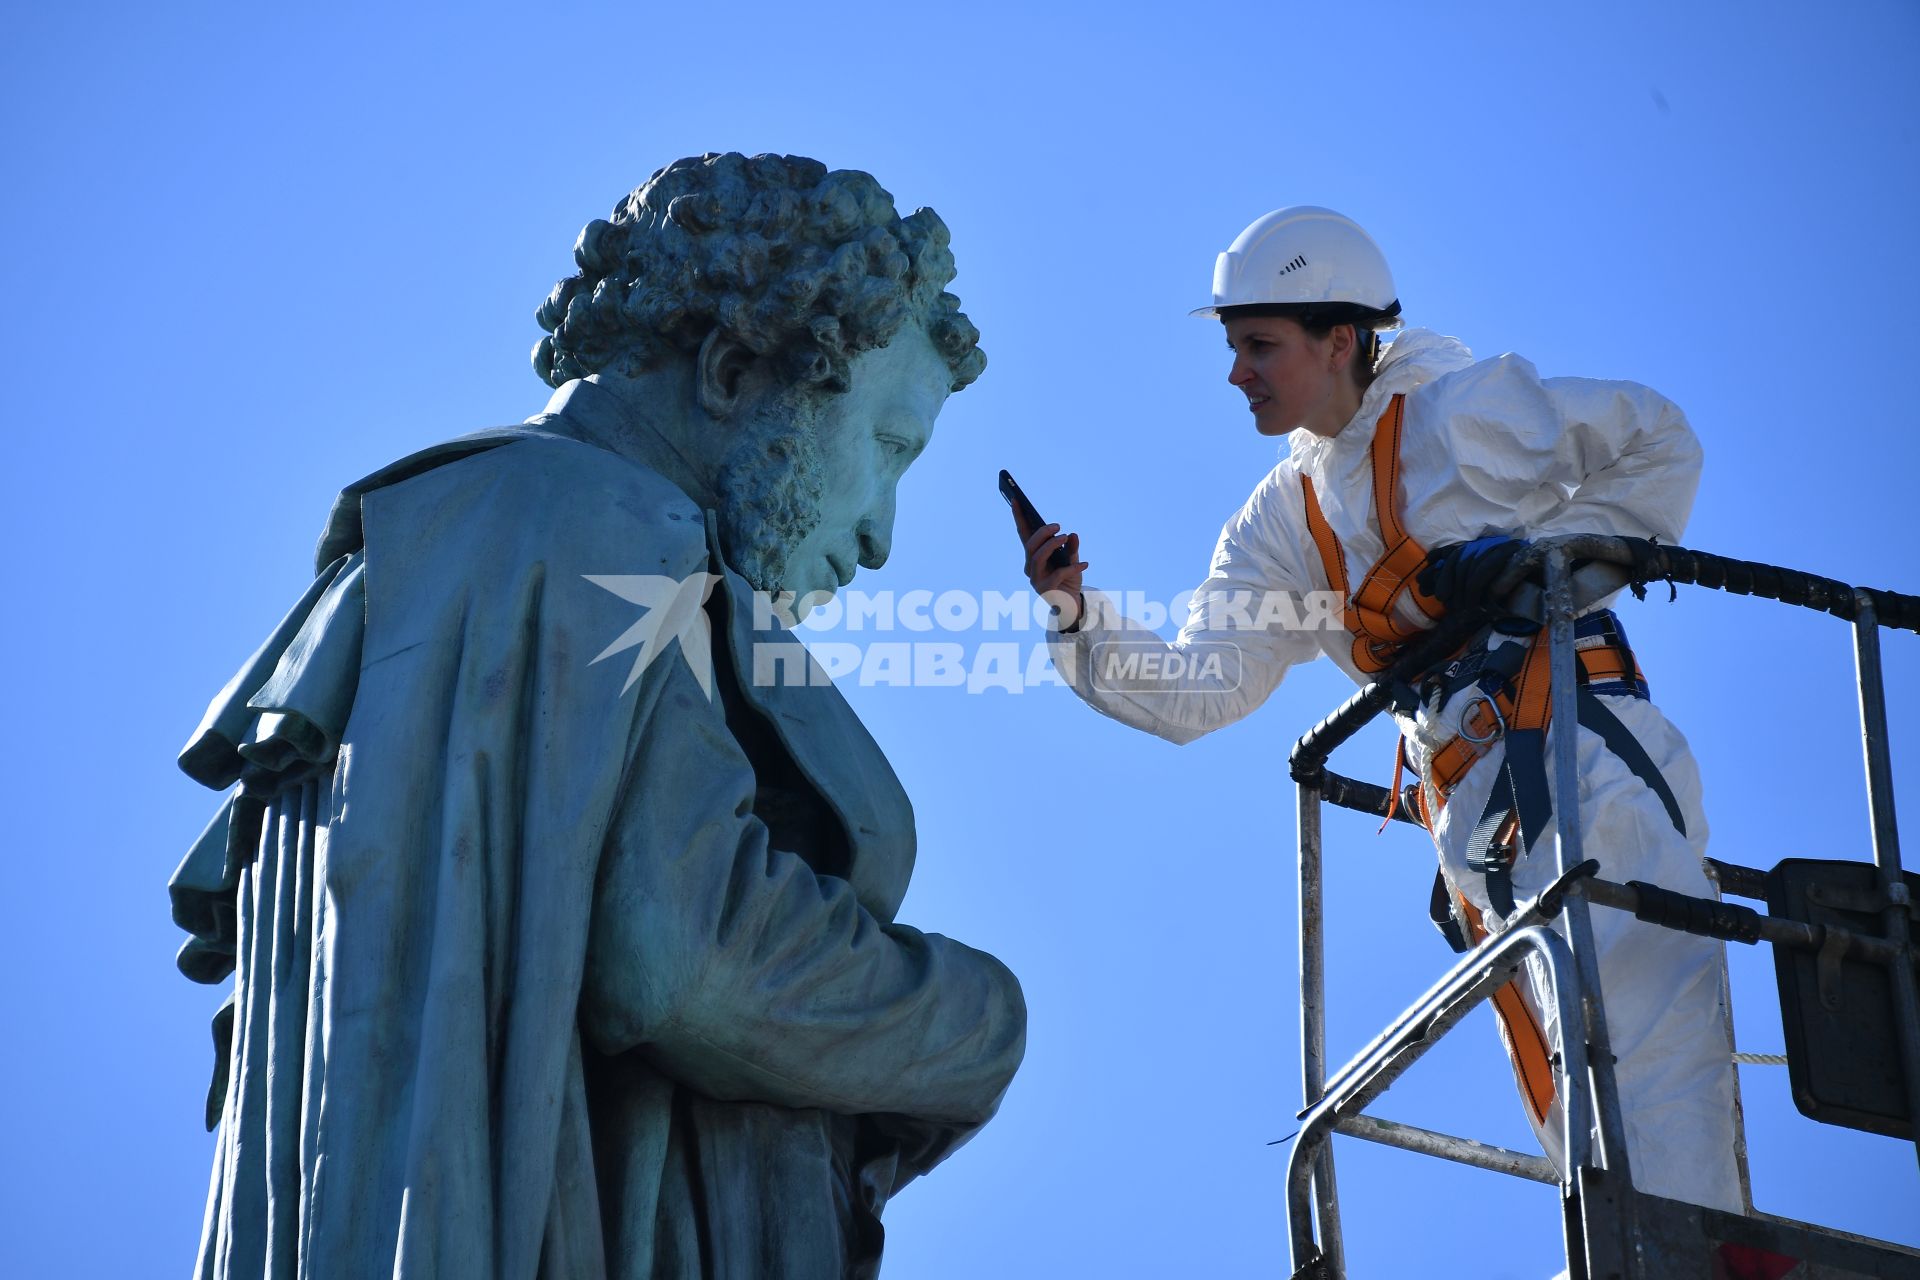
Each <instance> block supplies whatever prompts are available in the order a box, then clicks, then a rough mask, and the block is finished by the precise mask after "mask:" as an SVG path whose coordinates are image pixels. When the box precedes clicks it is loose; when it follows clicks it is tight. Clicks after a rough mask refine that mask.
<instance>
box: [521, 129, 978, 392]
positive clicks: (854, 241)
mask: <svg viewBox="0 0 1920 1280" xmlns="http://www.w3.org/2000/svg"><path fill="white" fill-rule="evenodd" d="M947 243H948V235H947V227H946V224H945V223H944V222H942V221H940V217H939V215H938V214H936V213H934V212H933V210H931V209H920V210H918V211H916V212H915V213H913V214H912V215H910V216H909V217H906V218H902V217H900V216H899V213H898V212H897V211H896V210H895V209H894V205H893V197H892V196H891V195H889V194H887V192H886V191H885V190H884V189H883V188H882V187H881V186H880V184H879V183H877V182H875V181H874V180H873V178H872V177H871V176H870V175H868V174H865V173H861V172H859V171H857V170H850V169H843V170H836V171H834V172H831V173H830V172H828V171H827V167H826V166H825V165H823V164H821V163H820V162H819V161H817V160H808V159H805V158H803V157H800V156H775V155H760V156H753V157H751V158H749V157H747V156H744V155H740V154H738V153H729V154H727V155H705V156H700V157H698V158H694V159H687V160H678V161H675V162H674V163H673V164H670V165H668V166H667V167H666V168H664V169H662V170H660V171H659V172H658V173H656V174H654V175H653V176H652V177H651V178H649V179H647V181H646V183H645V185H643V186H641V187H640V188H639V189H638V190H636V191H635V192H633V194H631V195H629V196H628V197H627V198H626V199H624V200H622V201H621V202H620V203H619V204H618V205H617V206H615V208H614V211H613V214H612V216H611V218H609V219H607V220H604V221H603V220H601V219H598V218H596V219H594V220H593V221H592V222H589V223H588V224H587V226H586V229H585V230H583V231H582V232H581V233H580V239H579V241H578V242H577V243H576V244H575V245H574V250H573V256H574V261H575V262H576V263H577V264H578V265H579V267H580V271H579V273H578V274H577V275H573V276H570V277H568V278H567V279H565V280H562V281H561V282H560V283H559V284H557V285H555V286H554V289H553V292H552V293H551V294H550V295H548V297H547V300H546V301H545V302H543V303H542V304H541V305H540V308H539V310H538V311H537V312H536V313H535V316H536V318H537V319H538V320H539V322H540V327H541V328H542V329H545V330H546V331H547V334H548V336H547V337H544V338H542V339H541V340H540V342H539V344H538V345H537V346H535V348H534V351H533V367H534V370H535V371H536V372H537V373H539V375H540V377H541V378H542V379H544V380H545V381H546V382H547V383H548V384H549V385H551V386H555V387H558V386H560V385H562V384H564V383H566V382H567V381H569V380H571V379H573V378H581V377H585V376H587V375H588V374H591V373H599V372H602V371H605V370H614V371H617V372H621V373H625V374H629V375H633V374H638V373H642V372H645V371H646V370H648V369H652V368H655V367H657V366H659V365H660V364H661V363H662V362H663V361H665V360H666V359H668V358H669V357H671V356H675V355H691V354H692V353H694V352H696V351H698V350H699V348H700V344H701V343H702V342H703V341H704V340H705V339H706V337H707V335H708V334H709V333H711V332H712V331H714V330H716V329H718V330H719V331H721V332H722V333H723V334H725V335H726V336H727V337H729V338H732V339H733V340H735V341H737V342H739V343H740V344H742V345H743V346H745V347H746V348H747V349H749V350H750V351H753V352H754V353H756V354H758V355H760V356H763V357H767V358H770V359H775V360H779V361H781V362H782V363H783V365H784V370H783V372H784V373H785V374H786V375H787V376H788V377H789V378H791V379H792V380H793V381H794V382H795V383H798V384H801V385H810V386H814V387H817V388H820V389H822V390H830V391H844V390H845V389H846V387H847V378H848V373H847V371H848V366H849V364H850V363H851V362H852V359H853V357H855V356H857V355H859V354H860V353H861V352H864V351H870V350H872V349H873V348H875V347H884V346H886V345H887V343H888V342H890V341H891V340H892V339H893V337H894V335H895V334H897V333H899V332H900V330H901V329H902V328H904V327H905V326H906V325H907V324H908V322H910V321H914V322H918V323H919V324H920V325H921V326H923V327H924V328H925V329H926V332H927V336H928V337H929V338H931V339H932V340H933V345H934V349H935V350H937V351H938V352H940V354H941V355H942V356H944V357H945V358H946V361H947V367H948V368H949V369H950V370H951V371H952V374H953V382H952V389H953V390H955V391H958V390H959V389H960V388H962V387H964V386H966V385H967V384H968V383H970V382H972V381H973V380H974V379H975V378H977V377H979V376H980V371H981V370H982V369H983V368H985V367H986V363H987V358H986V356H985V354H984V353H982V352H981V350H980V346H979V342H980V331H979V330H978V329H976V328H974V326H973V324H972V322H971V321H969V320H968V319H967V317H966V316H965V315H964V314H963V313H962V312H961V311H960V300H959V299H958V298H956V297H954V296H953V295H952V294H950V293H946V292H944V287H945V285H946V284H947V282H948V281H950V280H952V279H953V275H954V270H953V254H952V253H951V252H949V250H948V248H947Z"/></svg>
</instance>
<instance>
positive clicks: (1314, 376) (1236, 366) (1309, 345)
mask: <svg viewBox="0 0 1920 1280" xmlns="http://www.w3.org/2000/svg"><path fill="white" fill-rule="evenodd" d="M1226 328H1227V346H1228V347H1229V348H1231V349H1232V351H1233V368H1232V369H1230V370H1229V371H1228V373H1227V381H1228V382H1231V383H1232V384H1233V385H1234V386H1236V387H1238V388H1240V390H1241V391H1243V392H1245V393H1246V397H1247V408H1248V409H1249V410H1251V411H1252V413H1253V424H1254V429H1255V430H1257V431H1258V432H1259V433H1260V434H1261V435H1263V436H1283V435H1285V434H1287V432H1289V431H1292V430H1294V429H1295V428H1296V427H1305V428H1307V429H1308V430H1309V431H1312V432H1313V433H1314V434H1315V435H1323V436H1332V435H1336V434H1338V432H1339V430H1340V428H1342V427H1344V426H1346V425H1347V420H1348V419H1349V418H1351V417H1352V416H1353V411H1354V409H1356V408H1358V405H1357V404H1355V405H1354V406H1352V407H1351V408H1349V407H1347V403H1346V402H1347V400H1349V399H1353V400H1357V399H1358V396H1357V394H1356V395H1353V396H1351V397H1349V396H1342V395H1341V394H1340V392H1341V390H1342V389H1343V387H1345V388H1351V386H1352V382H1351V379H1349V378H1348V377H1347V375H1346V371H1345V370H1344V369H1343V368H1342V367H1340V362H1339V361H1338V360H1337V358H1336V357H1337V355H1338V353H1337V352H1336V351H1335V346H1336V342H1335V339H1336V338H1337V337H1338V336H1339V335H1340V334H1341V333H1342V332H1343V330H1341V329H1335V330H1333V331H1332V332H1331V333H1329V334H1328V335H1327V336H1326V337H1324V338H1315V337H1312V336H1311V335H1309V334H1308V333H1307V331H1306V330H1305V329H1302V328H1301V327H1300V325H1299V323H1298V322H1297V321H1293V320H1288V319H1286V318H1285V317H1282V316H1250V317H1237V316H1236V317H1233V318H1230V319H1228V320H1227V322H1226ZM1346 332H1350V331H1346ZM1343 410H1344V411H1343Z"/></svg>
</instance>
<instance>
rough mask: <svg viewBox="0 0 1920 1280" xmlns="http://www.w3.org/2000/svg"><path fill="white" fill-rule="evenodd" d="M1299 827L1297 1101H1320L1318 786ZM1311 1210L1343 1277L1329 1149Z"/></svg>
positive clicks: (1323, 1054) (1322, 969)
mask: <svg viewBox="0 0 1920 1280" xmlns="http://www.w3.org/2000/svg"><path fill="white" fill-rule="evenodd" d="M1298 804H1299V824H1300V1087H1301V1091H1302V1103H1303V1105H1304V1106H1307V1107H1311V1106H1313V1104H1314V1103H1316V1102H1318V1101H1319V1100H1320V1095H1321V1093H1322V1091H1323V1090H1324V1089H1325V1087H1326V1075H1327V1015H1326V998H1327V978H1326V915H1325V909H1324V908H1325V904H1324V900H1323V897H1322V892H1321V891H1322V888H1323V882H1322V879H1321V861H1320V788H1319V787H1317V786H1312V785H1309V784H1307V783H1304V782H1303V783H1301V784H1300V785H1299V800H1298ZM1313 1193H1314V1194H1313V1199H1314V1208H1315V1211H1316V1212H1317V1214H1318V1217H1319V1223H1320V1240H1321V1250H1320V1251H1321V1253H1322V1255H1323V1256H1324V1257H1326V1259H1327V1260H1328V1264H1329V1267H1330V1270H1331V1272H1332V1274H1333V1275H1335V1276H1341V1275H1344V1274H1345V1269H1344V1263H1345V1252H1346V1251H1345V1249H1344V1248H1343V1246H1342V1241H1341V1238H1340V1191H1339V1186H1338V1184H1337V1183H1336V1182H1335V1181H1334V1174H1333V1145H1332V1144H1331V1143H1328V1144H1327V1145H1326V1146H1325V1148H1324V1149H1323V1150H1321V1151H1320V1153H1319V1158H1318V1159H1316V1160H1315V1161H1314V1166H1313Z"/></svg>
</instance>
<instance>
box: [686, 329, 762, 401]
mask: <svg viewBox="0 0 1920 1280" xmlns="http://www.w3.org/2000/svg"><path fill="white" fill-rule="evenodd" d="M756 359H758V357H757V356H755V355H754V354H753V352H752V351H750V350H748V349H747V348H746V347H745V346H744V345H742V344H741V343H739V342H736V341H735V340H734V339H732V338H729V337H727V336H726V335H725V334H724V333H722V332H721V331H720V329H719V327H718V326H715V327H714V328H713V329H711V330H709V331H708V333H707V336H706V338H705V340H703V341H702V342H701V343H700V354H699V355H698V356H696V357H695V358H694V370H693V377H694V393H695V394H696V395H697V396H698V397H699V400H700V407H701V408H702V409H705V410H706V411H707V413H708V414H709V415H710V416H712V417H715V418H725V417H728V416H730V415H731V414H732V413H733V411H734V408H735V407H736V406H737V405H738V404H739V402H740V395H741V392H743V391H744V390H745V389H746V385H747V375H748V374H749V373H750V372H751V371H752V369H753V362H754V361H755V360H756Z"/></svg>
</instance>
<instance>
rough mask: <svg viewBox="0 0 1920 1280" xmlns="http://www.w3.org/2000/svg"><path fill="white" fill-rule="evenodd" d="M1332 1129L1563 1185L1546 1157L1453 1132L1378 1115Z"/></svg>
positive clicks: (1347, 1121) (1350, 1119) (1339, 1123)
mask: <svg viewBox="0 0 1920 1280" xmlns="http://www.w3.org/2000/svg"><path fill="white" fill-rule="evenodd" d="M1333 1130H1334V1132H1335V1133H1344V1134H1346V1135H1347V1136H1348V1137H1349V1138H1363V1139H1365V1140H1366V1141H1368V1142H1378V1143H1380V1144H1381V1145H1382V1146H1387V1147H1398V1148H1400V1149H1401V1150H1402V1151H1411V1152H1414V1153H1415V1154H1417V1155H1423V1156H1438V1157H1439V1158H1440V1159H1442V1160H1452V1161H1454V1162H1455V1163H1457V1164H1470V1165H1472V1166H1473V1167H1474V1168H1476V1169H1486V1170H1488V1171H1489V1172H1492V1173H1504V1174H1507V1175H1508V1176H1509V1177H1514V1178H1526V1179H1529V1180H1530V1181H1533V1182H1544V1183H1546V1184H1547V1185H1548V1186H1553V1187H1557V1186H1559V1185H1560V1171H1559V1170H1558V1169H1555V1168H1554V1167H1553V1161H1551V1160H1549V1159H1547V1158H1546V1157H1545V1156H1530V1155H1528V1154H1527V1153H1526V1152H1524V1151H1513V1150H1510V1149H1508V1148H1506V1147H1496V1146H1491V1145H1489V1144H1487V1143H1485V1142H1475V1141H1474V1140H1473V1139H1472V1138H1457V1137H1455V1136H1454V1135H1452V1134H1450V1133H1436V1132H1434V1131H1433V1130H1432V1129H1422V1128H1420V1127H1419V1126H1418V1125H1411V1124H1400V1123H1399V1122H1397V1121H1393V1120H1383V1119H1381V1118H1380V1117H1379V1116H1348V1117H1346V1118H1345V1119H1343V1120H1340V1121H1337V1122H1336V1123H1335V1124H1334V1126H1333Z"/></svg>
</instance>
